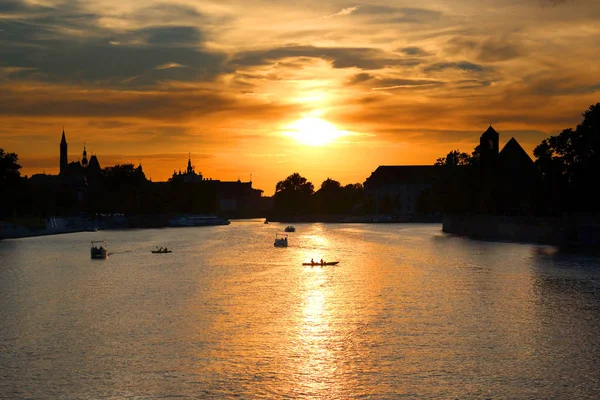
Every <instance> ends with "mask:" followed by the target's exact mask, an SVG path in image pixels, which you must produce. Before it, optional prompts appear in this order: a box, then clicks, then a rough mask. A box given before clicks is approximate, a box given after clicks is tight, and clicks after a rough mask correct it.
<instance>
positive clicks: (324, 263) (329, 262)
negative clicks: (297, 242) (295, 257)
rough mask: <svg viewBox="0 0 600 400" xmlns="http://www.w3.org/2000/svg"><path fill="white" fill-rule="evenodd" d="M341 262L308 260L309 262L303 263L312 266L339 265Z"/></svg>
mask: <svg viewBox="0 0 600 400" xmlns="http://www.w3.org/2000/svg"><path fill="white" fill-rule="evenodd" d="M339 263H340V262H339V261H322V262H321V261H315V262H307V263H302V265H311V266H315V265H338V264H339Z"/></svg>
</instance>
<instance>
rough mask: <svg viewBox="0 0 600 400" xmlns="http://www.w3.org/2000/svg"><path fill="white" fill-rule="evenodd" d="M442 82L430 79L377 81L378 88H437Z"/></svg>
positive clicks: (388, 79)
mask: <svg viewBox="0 0 600 400" xmlns="http://www.w3.org/2000/svg"><path fill="white" fill-rule="evenodd" d="M443 84H444V82H441V81H434V80H430V79H393V78H387V79H378V80H377V86H378V87H411V86H439V85H443Z"/></svg>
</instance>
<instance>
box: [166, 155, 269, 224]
mask: <svg viewBox="0 0 600 400" xmlns="http://www.w3.org/2000/svg"><path fill="white" fill-rule="evenodd" d="M169 182H172V183H175V184H177V183H186V184H194V185H198V186H200V187H203V188H205V189H206V190H210V191H214V192H216V193H217V195H218V200H219V210H220V211H222V212H227V213H233V214H241V215H248V214H252V213H253V210H258V209H260V208H261V204H262V193H263V191H262V190H260V189H254V188H253V187H252V181H249V182H242V181H240V180H239V179H238V180H237V181H221V180H217V179H209V178H204V177H203V176H202V173H201V172H200V173H197V172H196V168H195V167H194V165H193V164H192V159H191V154H190V155H188V163H187V168H186V169H185V171H184V172H182V171H179V172H176V171H173V176H172V177H171V178H170V179H169Z"/></svg>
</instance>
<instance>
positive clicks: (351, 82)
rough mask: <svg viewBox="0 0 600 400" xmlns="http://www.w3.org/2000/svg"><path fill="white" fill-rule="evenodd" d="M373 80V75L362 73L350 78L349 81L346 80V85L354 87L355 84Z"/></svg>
mask: <svg viewBox="0 0 600 400" xmlns="http://www.w3.org/2000/svg"><path fill="white" fill-rule="evenodd" d="M373 78H375V77H374V76H373V75H371V74H367V73H366V72H363V73H360V74H356V75H354V76H353V77H352V78H350V80H348V82H347V83H348V85H356V84H357V83H362V82H366V81H368V80H371V79H373Z"/></svg>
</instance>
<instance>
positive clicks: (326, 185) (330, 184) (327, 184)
mask: <svg viewBox="0 0 600 400" xmlns="http://www.w3.org/2000/svg"><path fill="white" fill-rule="evenodd" d="M341 188H342V185H340V183H339V182H338V181H336V180H333V179H331V178H327V179H325V180H324V181H323V183H321V190H323V191H326V192H335V191H337V190H339V189H341Z"/></svg>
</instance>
